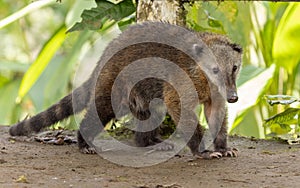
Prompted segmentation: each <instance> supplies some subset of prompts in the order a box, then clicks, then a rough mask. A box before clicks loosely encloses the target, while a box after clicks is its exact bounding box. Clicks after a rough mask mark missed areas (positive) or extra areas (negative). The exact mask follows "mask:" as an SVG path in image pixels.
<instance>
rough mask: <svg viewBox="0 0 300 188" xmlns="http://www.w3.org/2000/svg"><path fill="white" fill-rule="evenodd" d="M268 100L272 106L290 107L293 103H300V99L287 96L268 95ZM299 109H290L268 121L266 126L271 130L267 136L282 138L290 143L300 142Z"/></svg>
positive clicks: (265, 123)
mask: <svg viewBox="0 0 300 188" xmlns="http://www.w3.org/2000/svg"><path fill="white" fill-rule="evenodd" d="M266 99H267V102H268V103H269V104H270V105H271V106H273V105H277V104H279V105H286V106H290V105H291V104H293V103H297V102H300V99H297V98H295V97H292V96H287V95H267V96H266ZM299 107H300V106H298V107H288V108H287V109H285V110H284V111H283V112H280V113H278V114H276V115H274V116H272V117H270V118H268V119H266V120H265V122H264V126H265V127H267V128H268V129H269V130H270V133H269V134H267V136H276V137H280V138H283V139H286V140H287V141H288V142H289V143H295V141H296V142H298V141H300V139H299V138H300V129H299V127H300V108H299Z"/></svg>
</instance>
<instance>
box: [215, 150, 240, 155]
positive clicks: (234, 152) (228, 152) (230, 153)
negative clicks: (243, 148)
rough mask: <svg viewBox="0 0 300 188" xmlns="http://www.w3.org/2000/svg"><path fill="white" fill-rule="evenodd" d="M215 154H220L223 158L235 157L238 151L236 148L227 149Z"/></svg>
mask: <svg viewBox="0 0 300 188" xmlns="http://www.w3.org/2000/svg"><path fill="white" fill-rule="evenodd" d="M217 152H219V153H222V156H223V157H237V156H238V149H236V148H227V149H222V150H217Z"/></svg>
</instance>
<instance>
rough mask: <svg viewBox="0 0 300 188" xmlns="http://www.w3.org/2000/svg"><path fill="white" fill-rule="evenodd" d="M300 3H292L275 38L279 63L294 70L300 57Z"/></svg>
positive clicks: (275, 55) (274, 47)
mask: <svg viewBox="0 0 300 188" xmlns="http://www.w3.org/2000/svg"><path fill="white" fill-rule="evenodd" d="M299 18H300V4H299V3H290V4H289V6H288V8H287V9H286V11H285V13H284V15H283V16H282V18H281V20H280V23H279V25H278V29H277V31H276V34H275V38H274V45H273V56H274V58H276V59H277V62H276V63H277V64H278V65H280V66H283V67H286V68H287V69H288V70H289V71H292V70H293V69H294V67H295V65H296V64H297V63H298V61H299V59H300V57H299V53H300V35H299V33H300V22H299Z"/></svg>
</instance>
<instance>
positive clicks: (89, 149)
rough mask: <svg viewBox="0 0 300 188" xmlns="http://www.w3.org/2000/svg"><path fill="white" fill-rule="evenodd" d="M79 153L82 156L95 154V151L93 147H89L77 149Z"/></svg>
mask: <svg viewBox="0 0 300 188" xmlns="http://www.w3.org/2000/svg"><path fill="white" fill-rule="evenodd" d="M79 150H80V152H81V153H83V154H96V153H97V151H96V149H95V148H94V147H90V146H85V147H82V148H79Z"/></svg>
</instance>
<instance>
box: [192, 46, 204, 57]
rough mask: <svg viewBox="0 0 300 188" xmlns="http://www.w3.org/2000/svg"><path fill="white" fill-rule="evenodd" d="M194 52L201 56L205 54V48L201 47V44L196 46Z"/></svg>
mask: <svg viewBox="0 0 300 188" xmlns="http://www.w3.org/2000/svg"><path fill="white" fill-rule="evenodd" d="M193 50H194V53H195V55H197V56H201V54H202V52H203V46H200V45H199V44H194V45H193Z"/></svg>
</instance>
